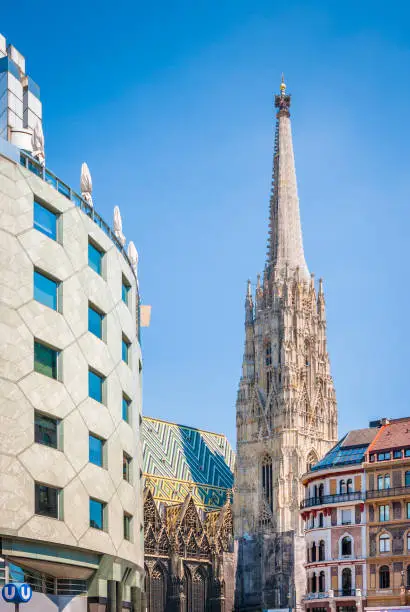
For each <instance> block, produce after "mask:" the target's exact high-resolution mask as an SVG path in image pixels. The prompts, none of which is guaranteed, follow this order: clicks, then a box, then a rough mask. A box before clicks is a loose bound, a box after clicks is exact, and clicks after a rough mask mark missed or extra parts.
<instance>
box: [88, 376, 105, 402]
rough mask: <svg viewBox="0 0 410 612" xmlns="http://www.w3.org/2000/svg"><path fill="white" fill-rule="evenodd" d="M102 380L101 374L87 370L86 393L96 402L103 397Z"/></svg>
mask: <svg viewBox="0 0 410 612" xmlns="http://www.w3.org/2000/svg"><path fill="white" fill-rule="evenodd" d="M103 382H104V379H103V377H102V376H99V375H98V374H96V373H95V372H93V371H92V370H88V395H89V396H90V397H92V398H93V399H95V401H97V402H102V399H103Z"/></svg>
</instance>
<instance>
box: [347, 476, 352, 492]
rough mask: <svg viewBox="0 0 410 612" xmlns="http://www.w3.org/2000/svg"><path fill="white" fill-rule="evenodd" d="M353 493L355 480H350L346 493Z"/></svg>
mask: <svg viewBox="0 0 410 612" xmlns="http://www.w3.org/2000/svg"><path fill="white" fill-rule="evenodd" d="M352 491H353V480H352V479H351V478H349V479H348V481H347V483H346V492H347V493H351V492H352Z"/></svg>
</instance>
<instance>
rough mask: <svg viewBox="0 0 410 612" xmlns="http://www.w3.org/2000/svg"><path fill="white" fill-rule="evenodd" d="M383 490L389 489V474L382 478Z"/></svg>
mask: <svg viewBox="0 0 410 612" xmlns="http://www.w3.org/2000/svg"><path fill="white" fill-rule="evenodd" d="M384 488H385V489H390V474H386V475H385V477H384Z"/></svg>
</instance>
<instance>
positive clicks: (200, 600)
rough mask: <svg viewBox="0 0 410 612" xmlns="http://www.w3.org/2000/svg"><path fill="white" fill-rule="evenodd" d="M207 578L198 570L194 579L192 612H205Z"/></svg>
mask: <svg viewBox="0 0 410 612" xmlns="http://www.w3.org/2000/svg"><path fill="white" fill-rule="evenodd" d="M205 586H206V585H205V576H204V573H203V571H202V570H201V569H197V570H196V572H195V574H194V576H193V578H192V606H191V611H192V612H205V606H206V588H205Z"/></svg>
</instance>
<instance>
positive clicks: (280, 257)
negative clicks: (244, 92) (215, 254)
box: [266, 76, 309, 280]
mask: <svg viewBox="0 0 410 612" xmlns="http://www.w3.org/2000/svg"><path fill="white" fill-rule="evenodd" d="M290 102H291V96H290V95H289V94H287V93H286V85H285V82H284V80H283V76H282V82H281V85H280V94H279V95H278V96H275V108H277V109H278V112H277V114H276V131H275V149H274V155H273V173H272V174H273V176H272V192H271V198H270V207H269V239H268V258H267V262H266V267H267V271H268V275H269V276H270V275H271V273H272V271H273V273H274V274H275V276H276V277H277V276H283V275H284V274H285V271H286V268H287V269H288V270H289V271H290V272H294V271H295V270H296V268H299V270H300V276H301V278H302V279H305V280H307V279H309V271H308V267H307V265H306V261H305V255H304V252H303V241H302V227H301V224H300V213H299V198H298V188H297V183H296V170H295V159H294V155H293V143H292V130H291V125H290V112H289V108H290Z"/></svg>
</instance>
